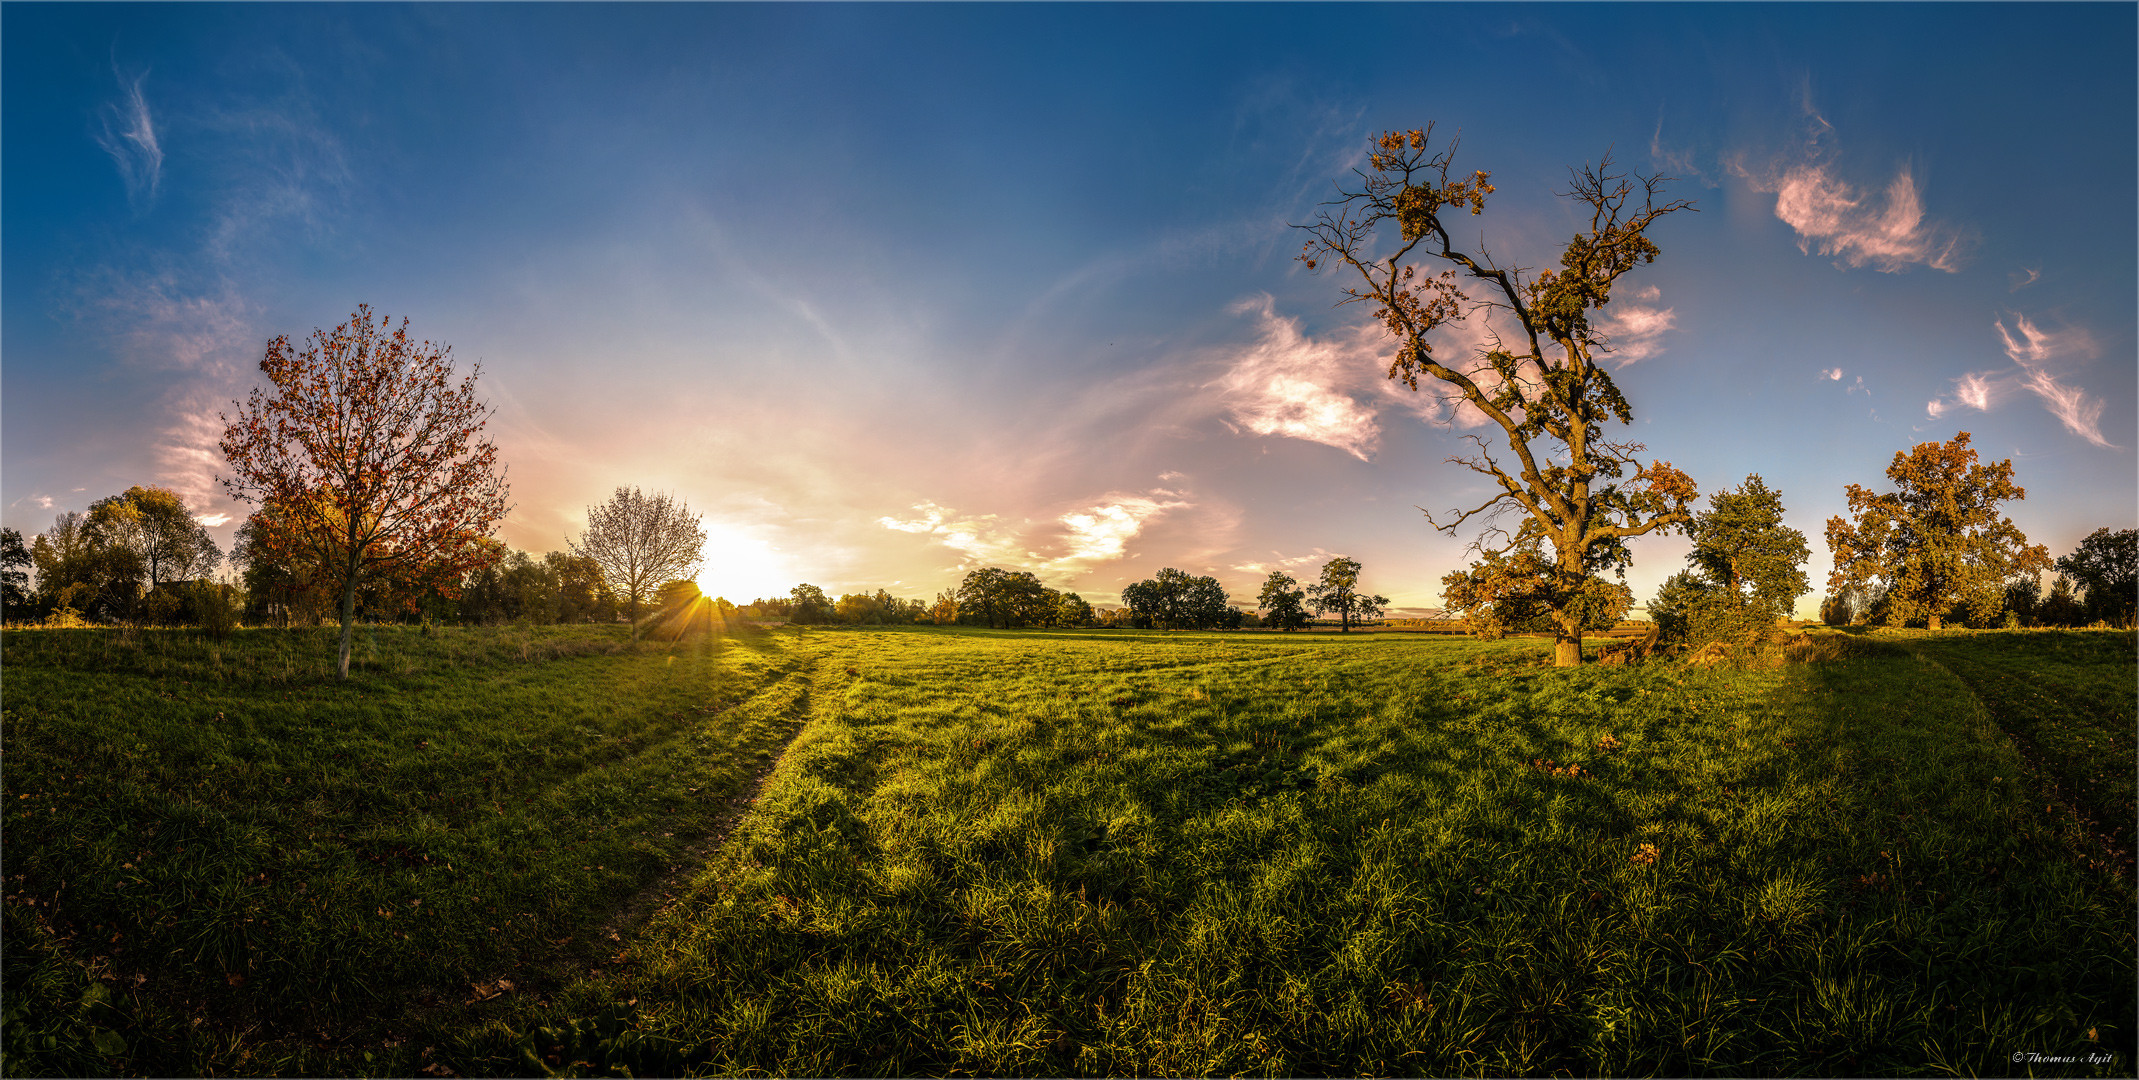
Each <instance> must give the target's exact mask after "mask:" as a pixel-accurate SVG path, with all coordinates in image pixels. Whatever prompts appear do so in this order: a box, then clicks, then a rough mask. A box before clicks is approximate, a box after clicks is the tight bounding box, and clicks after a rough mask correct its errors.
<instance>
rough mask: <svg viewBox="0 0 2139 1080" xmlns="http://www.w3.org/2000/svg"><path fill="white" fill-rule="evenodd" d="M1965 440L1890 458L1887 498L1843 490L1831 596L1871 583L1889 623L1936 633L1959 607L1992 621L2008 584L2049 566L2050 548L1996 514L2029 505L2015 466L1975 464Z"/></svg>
mask: <svg viewBox="0 0 2139 1080" xmlns="http://www.w3.org/2000/svg"><path fill="white" fill-rule="evenodd" d="M1968 441H1969V434H1968V433H1967V432H1965V431H1963V432H1961V433H1959V434H1957V435H1955V436H1954V437H1953V438H1952V439H1951V440H1949V441H1947V442H1943V443H1935V442H1927V443H1919V444H1917V446H1916V447H1915V449H1912V450H1910V451H1909V452H1908V453H1902V452H1900V451H1898V450H1897V451H1895V453H1894V461H1893V463H1892V464H1890V465H1888V466H1887V470H1886V475H1887V479H1889V480H1892V481H1893V482H1894V490H1893V491H1891V492H1887V493H1885V494H1874V493H1873V492H1872V491H1870V490H1869V489H1867V488H1863V487H1859V486H1858V485H1856V484H1851V485H1849V486H1848V487H1847V488H1844V489H1843V493H1844V494H1845V495H1847V496H1848V497H1849V513H1850V517H1851V518H1852V519H1853V520H1848V521H1845V520H1843V519H1842V518H1840V517H1834V518H1829V519H1828V520H1827V546H1828V548H1829V549H1831V550H1832V551H1833V552H1834V572H1833V573H1831V574H1829V575H1828V576H1827V587H1828V591H1829V592H1830V593H1834V594H1837V595H1839V594H1841V593H1842V592H1843V591H1844V590H1847V589H1852V588H1865V587H1869V586H1871V585H1872V584H1873V583H1875V582H1876V583H1878V584H1881V585H1884V586H1885V587H1886V597H1887V602H1888V604H1889V610H1890V611H1891V613H1892V614H1891V616H1890V618H1891V619H1892V620H1893V621H1894V623H1895V625H1897V626H1898V625H1901V624H1903V623H1907V622H1913V621H1915V620H1918V619H1922V620H1923V621H1924V624H1925V625H1926V626H1928V627H1929V628H1931V629H1933V630H1937V629H1939V627H1940V624H1941V622H1942V621H1943V620H1944V618H1945V616H1947V615H1949V614H1951V613H1952V612H1953V611H1954V609H1956V608H1959V607H1962V606H1966V607H1967V608H1968V609H1969V610H1970V611H1971V612H1972V613H1973V614H1974V615H1975V616H1976V617H1977V618H1979V619H1989V618H1992V617H1994V616H1996V615H1997V614H1998V613H1999V612H2001V611H2003V610H2004V609H2005V586H2006V582H2007V581H2008V580H2010V579H2012V578H2015V577H2029V578H2032V577H2033V576H2035V575H2036V574H2039V573H2041V572H2043V571H2044V570H2048V569H2049V568H2050V549H2049V548H2046V547H2044V546H2042V545H2041V544H2035V545H2030V544H2029V543H2028V538H2027V536H2026V535H2024V534H2023V533H2021V531H2020V527H2019V526H2017V525H2014V524H2013V519H2012V518H2009V517H2000V516H1999V514H1998V504H1999V503H2002V502H2006V501H2008V500H2010V501H2013V502H2018V501H2020V500H2021V499H2024V498H2027V494H2028V493H2027V491H2026V490H2025V489H2023V488H2022V487H2020V486H2019V485H2018V484H2015V483H2013V462H2012V460H2011V459H2007V460H2005V461H1997V462H1992V463H1991V464H1989V465H1980V464H1977V461H1976V452H1975V451H1974V450H1972V449H1969V446H1968Z"/></svg>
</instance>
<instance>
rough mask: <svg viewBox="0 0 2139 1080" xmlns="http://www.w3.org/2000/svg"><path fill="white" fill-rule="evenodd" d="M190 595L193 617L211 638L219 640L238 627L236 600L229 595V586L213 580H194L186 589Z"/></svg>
mask: <svg viewBox="0 0 2139 1080" xmlns="http://www.w3.org/2000/svg"><path fill="white" fill-rule="evenodd" d="M188 591H189V592H190V593H191V595H190V596H189V597H188V599H189V600H191V601H192V607H193V615H194V618H196V619H198V620H199V621H200V626H201V630H202V631H204V632H206V633H207V635H208V636H209V637H211V638H214V639H215V640H217V641H221V640H223V639H225V638H227V637H229V636H230V632H231V631H232V630H235V629H237V628H238V601H237V598H236V597H234V596H232V595H231V592H232V591H233V590H232V589H231V587H230V586H228V585H223V584H220V583H218V582H213V581H196V582H194V583H193V585H192V588H191V589H190V590H188Z"/></svg>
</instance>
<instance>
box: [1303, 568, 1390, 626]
mask: <svg viewBox="0 0 2139 1080" xmlns="http://www.w3.org/2000/svg"><path fill="white" fill-rule="evenodd" d="M1307 606H1308V607H1311V608H1313V609H1314V610H1315V614H1317V615H1326V614H1328V613H1330V612H1332V611H1334V612H1336V613H1337V622H1338V625H1339V626H1340V627H1341V628H1342V630H1343V632H1344V633H1347V634H1349V633H1351V632H1352V624H1353V623H1355V622H1358V621H1360V620H1362V619H1378V618H1381V613H1382V609H1384V608H1386V607H1388V606H1389V598H1388V597H1386V596H1375V595H1374V594H1372V593H1364V592H1360V591H1359V560H1357V559H1350V558H1346V557H1344V556H1342V555H1339V556H1337V557H1336V558H1334V559H1331V560H1330V561H1328V562H1326V563H1323V564H1322V577H1321V578H1320V579H1319V580H1317V581H1316V582H1315V583H1314V584H1312V585H1309V586H1308V587H1307Z"/></svg>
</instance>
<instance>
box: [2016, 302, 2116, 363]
mask: <svg viewBox="0 0 2139 1080" xmlns="http://www.w3.org/2000/svg"><path fill="white" fill-rule="evenodd" d="M1994 325H1995V326H1996V327H1997V328H1998V339H1999V341H2001V342H2003V343H2004V345H2005V355H2007V356H2009V357H2011V358H2012V360H2013V362H2014V363H2016V364H2019V365H2020V366H2022V367H2030V368H2032V367H2040V366H2042V365H2043V364H2046V363H2050V362H2051V361H2056V360H2092V359H2094V358H2095V356H2097V355H2098V354H2099V351H2100V350H2098V349H2097V348H2096V347H2095V343H2094V335H2092V334H2089V333H2088V332H2087V331H2086V330H2085V329H2084V328H2081V327H2077V326H2074V327H2068V328H2066V329H2063V330H2045V329H2043V328H2042V327H2040V326H2037V325H2036V324H2035V323H2034V321H2033V320H2031V319H2029V318H2028V317H2027V316H2025V315H2019V314H2016V315H2014V316H2013V328H2012V329H2011V330H2007V329H2006V328H2005V320H2004V319H1999V320H1998V321H1997V322H1996V323H1995V324H1994Z"/></svg>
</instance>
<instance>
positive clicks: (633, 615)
mask: <svg viewBox="0 0 2139 1080" xmlns="http://www.w3.org/2000/svg"><path fill="white" fill-rule="evenodd" d="M625 603H626V604H628V605H629V606H630V609H631V610H630V611H629V612H628V616H627V617H629V618H630V619H631V643H632V644H633V645H637V644H638V643H639V594H638V593H636V592H634V593H632V594H631V598H630V599H629V600H627V601H625Z"/></svg>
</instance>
